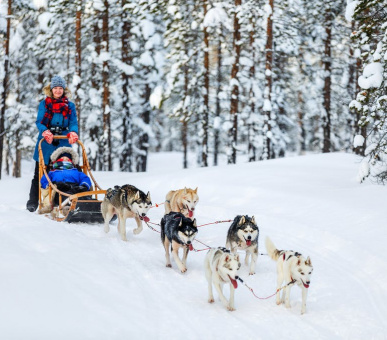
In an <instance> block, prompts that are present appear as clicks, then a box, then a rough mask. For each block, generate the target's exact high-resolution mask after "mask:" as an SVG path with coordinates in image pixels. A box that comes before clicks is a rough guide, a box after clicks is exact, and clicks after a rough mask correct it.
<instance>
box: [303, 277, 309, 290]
mask: <svg viewBox="0 0 387 340" xmlns="http://www.w3.org/2000/svg"><path fill="white" fill-rule="evenodd" d="M301 282H302V284H303V285H304V287H305V288H309V285H307V284H306V283H304V281H302V279H301Z"/></svg>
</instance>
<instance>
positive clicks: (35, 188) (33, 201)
mask: <svg viewBox="0 0 387 340" xmlns="http://www.w3.org/2000/svg"><path fill="white" fill-rule="evenodd" d="M38 205H39V162H36V164H35V172H34V178H33V179H32V181H31V189H30V199H29V200H28V201H27V206H26V208H27V210H28V211H31V212H34V211H35V210H36V209H37V208H38Z"/></svg>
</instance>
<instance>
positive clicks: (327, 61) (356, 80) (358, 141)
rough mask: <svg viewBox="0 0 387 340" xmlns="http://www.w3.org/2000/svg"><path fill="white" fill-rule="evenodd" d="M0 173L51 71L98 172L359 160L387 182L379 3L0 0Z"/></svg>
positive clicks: (385, 49) (386, 84)
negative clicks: (156, 162) (178, 157)
mask: <svg viewBox="0 0 387 340" xmlns="http://www.w3.org/2000/svg"><path fill="white" fill-rule="evenodd" d="M0 39H1V44H0V95H1V100H0V155H2V157H0V178H1V174H2V173H3V174H4V173H7V174H9V175H13V176H15V177H20V173H21V172H20V169H21V160H22V158H26V159H28V158H31V155H32V152H33V149H34V147H35V143H36V137H37V129H36V126H35V120H36V113H37V107H38V104H39V101H40V100H42V99H44V95H43V93H42V88H43V87H44V86H45V85H47V83H48V82H49V81H50V79H51V77H52V76H54V75H56V74H58V75H61V76H62V77H63V78H65V79H66V81H67V83H68V84H69V85H70V89H71V91H72V98H71V100H72V101H73V102H74V103H75V104H76V107H77V114H78V119H79V127H80V139H81V140H82V142H83V143H84V144H85V146H86V148H87V152H88V157H89V160H90V163H91V166H92V167H93V169H95V170H120V171H128V172H130V171H146V170H147V156H148V153H149V152H160V151H180V152H182V164H183V167H188V166H189V162H188V153H189V152H194V153H195V154H196V160H197V163H198V165H199V166H203V167H205V166H209V165H217V164H218V162H219V156H220V155H225V157H226V159H227V162H228V163H229V164H233V163H236V162H238V159H240V158H241V156H242V155H244V156H246V157H244V158H243V159H244V160H245V159H246V158H247V159H248V160H249V161H260V160H266V159H273V158H277V157H284V156H286V155H287V154H289V153H292V154H303V153H306V152H317V153H318V152H323V153H327V152H333V151H346V152H355V153H357V154H359V155H362V156H364V161H363V163H362V166H361V171H360V179H361V180H362V179H364V178H365V177H367V176H368V175H370V174H371V175H372V178H374V179H376V180H377V181H378V182H380V183H383V182H384V181H386V180H387V165H386V162H387V120H386V118H387V1H386V0H373V1H368V0H357V1H353V0H326V1H324V2H321V1H315V0H282V1H277V0H224V1H215V0H214V1H210V0H116V1H114V0H73V1H68V0H33V1H32V0H0Z"/></svg>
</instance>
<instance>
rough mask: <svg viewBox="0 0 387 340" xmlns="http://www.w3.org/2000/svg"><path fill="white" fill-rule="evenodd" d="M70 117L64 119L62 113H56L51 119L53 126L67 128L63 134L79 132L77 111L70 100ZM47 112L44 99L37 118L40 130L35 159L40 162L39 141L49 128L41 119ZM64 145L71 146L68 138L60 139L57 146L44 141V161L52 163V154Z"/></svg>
mask: <svg viewBox="0 0 387 340" xmlns="http://www.w3.org/2000/svg"><path fill="white" fill-rule="evenodd" d="M69 109H70V110H69V111H70V112H69V117H68V118H66V119H64V117H63V115H62V114H61V113H54V115H53V117H52V119H51V126H60V127H62V128H66V129H67V130H64V131H62V134H61V135H62V136H66V135H67V134H68V133H69V132H71V131H73V132H75V133H77V134H78V119H77V112H76V110H75V104H74V103H72V102H69ZM44 112H45V101H44V100H42V101H41V102H40V104H39V110H38V118H37V119H36V126H37V127H38V130H39V136H38V141H37V143H36V146H35V153H34V160H35V161H36V162H39V142H40V140H41V139H42V138H43V137H42V133H43V132H44V131H46V130H47V126H45V125H43V124H41V121H42V119H43V117H44ZM62 146H70V143H69V141H68V139H60V140H59V144H58V145H57V146H55V145H52V144H48V143H47V142H46V141H43V142H42V152H43V157H44V163H45V164H49V163H50V156H51V154H52V153H53V152H54V151H55V150H56V149H58V148H60V147H62Z"/></svg>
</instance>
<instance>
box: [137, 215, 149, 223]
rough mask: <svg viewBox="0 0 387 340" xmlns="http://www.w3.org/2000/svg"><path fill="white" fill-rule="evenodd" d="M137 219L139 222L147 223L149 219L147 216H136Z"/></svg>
mask: <svg viewBox="0 0 387 340" xmlns="http://www.w3.org/2000/svg"><path fill="white" fill-rule="evenodd" d="M138 217H139V219H140V220H141V221H145V222H149V217H148V216H140V215H138Z"/></svg>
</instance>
